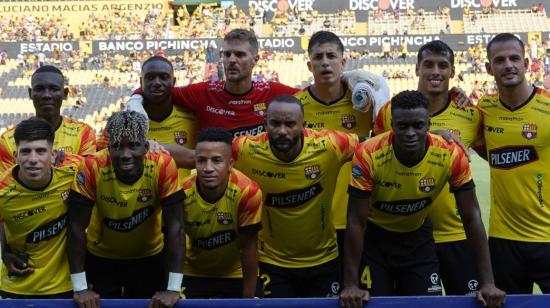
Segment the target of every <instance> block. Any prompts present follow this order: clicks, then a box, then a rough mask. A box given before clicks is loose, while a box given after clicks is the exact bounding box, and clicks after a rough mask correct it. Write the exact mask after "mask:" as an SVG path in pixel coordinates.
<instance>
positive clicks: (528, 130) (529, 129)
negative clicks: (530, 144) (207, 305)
mask: <svg viewBox="0 0 550 308" xmlns="http://www.w3.org/2000/svg"><path fill="white" fill-rule="evenodd" d="M521 135H522V136H523V138H525V139H527V140H531V139H535V138H537V124H523V130H522V131H521Z"/></svg>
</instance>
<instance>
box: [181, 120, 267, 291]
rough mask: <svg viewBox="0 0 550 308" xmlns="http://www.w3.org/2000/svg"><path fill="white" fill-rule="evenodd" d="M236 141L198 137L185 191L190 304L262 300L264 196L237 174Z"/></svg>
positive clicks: (208, 133) (209, 131)
mask: <svg viewBox="0 0 550 308" xmlns="http://www.w3.org/2000/svg"><path fill="white" fill-rule="evenodd" d="M232 140H233V136H232V135H231V133H229V132H228V131H226V130H224V129H221V128H206V129H204V130H201V131H200V132H199V135H198V136H197V148H196V158H195V159H196V168H197V174H196V175H193V176H190V177H189V178H186V179H185V180H184V183H183V188H184V190H185V194H186V196H187V198H186V199H185V205H184V217H185V225H186V230H185V232H186V234H187V236H188V239H189V242H190V244H189V245H188V247H189V248H188V249H187V250H186V253H187V254H186V258H185V267H184V273H185V277H184V278H183V286H184V291H183V293H184V294H185V297H186V298H228V297H230V298H231V297H232V298H236V297H245V298H246V297H248V298H250V297H254V296H259V295H260V293H261V292H257V291H256V290H258V289H257V287H259V285H257V280H258V245H257V242H258V231H259V230H260V229H261V226H262V224H261V219H262V218H261V211H262V201H263V200H262V192H261V190H260V187H259V186H258V184H256V183H255V182H254V181H252V180H251V179H250V178H248V177H247V176H246V175H244V174H243V173H241V172H240V171H238V170H237V169H234V168H233V158H232V157H231V142H232Z"/></svg>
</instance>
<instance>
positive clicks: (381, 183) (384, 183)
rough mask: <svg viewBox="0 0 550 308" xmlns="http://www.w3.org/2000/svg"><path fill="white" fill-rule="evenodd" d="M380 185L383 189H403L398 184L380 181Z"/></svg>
mask: <svg viewBox="0 0 550 308" xmlns="http://www.w3.org/2000/svg"><path fill="white" fill-rule="evenodd" d="M379 185H380V186H382V187H388V188H396V189H401V184H400V183H397V182H386V181H380V182H379Z"/></svg>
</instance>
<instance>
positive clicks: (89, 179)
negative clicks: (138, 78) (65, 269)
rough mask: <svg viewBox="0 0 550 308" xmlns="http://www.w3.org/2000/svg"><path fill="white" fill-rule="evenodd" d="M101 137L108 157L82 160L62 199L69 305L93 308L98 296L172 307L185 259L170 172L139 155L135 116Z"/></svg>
mask: <svg viewBox="0 0 550 308" xmlns="http://www.w3.org/2000/svg"><path fill="white" fill-rule="evenodd" d="M107 132H108V134H109V137H110V139H109V147H108V149H105V150H102V151H99V152H97V153H96V154H94V155H92V156H89V157H87V158H86V160H85V162H84V163H83V164H82V165H81V167H80V169H79V172H78V174H77V176H76V178H75V181H74V184H73V186H72V188H71V192H70V194H69V199H68V204H69V233H68V240H67V254H68V257H69V265H70V268H71V279H72V282H73V290H74V299H75V301H76V302H77V303H78V305H79V306H80V307H95V306H96V305H97V304H98V301H99V295H101V297H103V298H120V297H123V298H147V297H151V296H152V297H153V299H152V301H151V305H152V306H154V307H157V306H162V305H163V306H173V305H175V304H176V302H177V301H178V299H179V294H180V290H181V282H182V278H183V274H182V270H183V259H184V255H185V244H184V231H183V214H182V213H183V207H182V204H183V200H184V193H183V190H182V189H181V187H179V185H178V173H177V168H176V164H175V162H174V160H173V159H172V158H171V157H170V155H168V154H166V153H163V152H161V153H152V152H150V151H149V152H148V151H147V148H148V143H147V141H146V138H145V137H146V136H147V118H146V117H145V116H144V115H142V114H140V113H137V112H133V111H132V112H127V111H125V112H124V111H123V112H117V113H114V114H113V115H112V116H111V117H110V118H109V120H108V122H107ZM92 212H93V215H92ZM161 216H162V217H161ZM161 218H162V222H163V223H164V229H163V230H162V231H161V226H162V223H161ZM163 261H165V267H163ZM165 271H167V272H169V274H168V287H166V284H164V281H165ZM86 276H88V277H86ZM87 278H89V280H90V283H91V285H92V286H93V291H92V290H91V289H88V284H87ZM163 288H166V289H165V291H159V290H161V289H163ZM155 291H159V292H156V293H155ZM96 292H97V293H96ZM98 294H99V295H98Z"/></svg>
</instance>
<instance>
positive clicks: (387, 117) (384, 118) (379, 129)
mask: <svg viewBox="0 0 550 308" xmlns="http://www.w3.org/2000/svg"><path fill="white" fill-rule="evenodd" d="M390 130H391V102H387V103H386V104H385V105H384V106H382V108H381V109H380V111H379V112H378V114H377V115H376V121H374V127H373V128H372V132H373V134H374V135H380V134H381V133H384V132H387V131H390Z"/></svg>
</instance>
